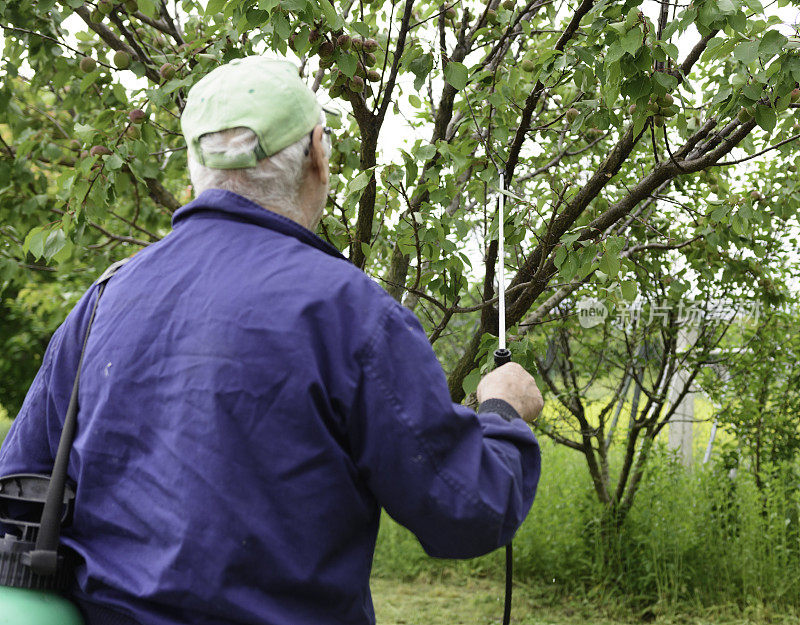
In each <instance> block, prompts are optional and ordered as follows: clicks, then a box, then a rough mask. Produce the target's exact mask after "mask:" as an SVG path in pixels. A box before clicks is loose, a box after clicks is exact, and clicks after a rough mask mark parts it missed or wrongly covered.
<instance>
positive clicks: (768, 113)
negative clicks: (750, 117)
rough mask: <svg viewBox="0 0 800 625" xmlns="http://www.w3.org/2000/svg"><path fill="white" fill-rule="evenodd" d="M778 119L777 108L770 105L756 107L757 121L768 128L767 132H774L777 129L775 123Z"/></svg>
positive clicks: (764, 127)
mask: <svg viewBox="0 0 800 625" xmlns="http://www.w3.org/2000/svg"><path fill="white" fill-rule="evenodd" d="M777 121H778V116H777V115H776V113H775V110H774V109H772V108H770V107H769V106H757V107H756V123H757V124H758V125H759V126H760V127H761V128H763V129H764V130H766V131H767V132H772V131H773V130H775V124H776V123H777Z"/></svg>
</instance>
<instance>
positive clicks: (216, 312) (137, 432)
mask: <svg viewBox="0 0 800 625" xmlns="http://www.w3.org/2000/svg"><path fill="white" fill-rule="evenodd" d="M173 226H174V231H173V232H172V233H170V234H169V235H168V236H167V237H165V238H164V239H163V240H162V241H160V242H158V243H156V244H154V245H151V246H150V247H148V248H146V249H144V250H142V251H141V252H139V253H138V254H137V255H136V256H135V257H134V258H133V259H132V260H131V261H130V262H129V263H128V264H127V265H125V266H124V267H123V268H122V269H120V271H119V272H118V273H117V274H116V275H115V276H114V277H113V278H112V279H111V281H110V282H109V283H108V287H107V289H106V291H105V294H104V295H103V297H102V299H101V300H100V305H99V308H98V311H97V317H96V319H95V322H94V325H93V327H92V331H91V335H90V338H89V343H88V346H87V351H86V357H85V363H84V367H83V374H82V377H81V386H80V395H79V401H80V412H79V414H78V432H77V436H76V440H75V444H74V447H73V450H72V455H71V459H70V471H69V475H70V478H71V479H72V480H74V481H75V483H76V484H77V495H76V501H75V512H74V519H73V522H72V524H71V526H70V527H68V528H67V529H66V530H65V532H64V534H63V540H64V542H65V543H66V544H67V545H68V546H69V547H71V548H72V549H74V550H75V551H76V552H77V553H78V554H79V555H80V556H81V558H82V564H81V565H80V566H79V567H78V571H77V578H78V579H77V585H78V587H76V589H75V598H76V599H77V600H78V601H79V603H81V604H82V605H85V606H86V605H94V604H97V605H101V606H105V607H106V608H111V609H112V610H114V611H115V612H114V613H119V614H120V615H128V616H130V617H133V619H135V620H136V621H139V622H140V623H142V624H143V625H178V624H186V623H191V624H198V625H200V624H203V625H222V624H225V625H233V624H237V625H238V624H245V623H248V624H254V625H255V624H258V625H263V624H270V625H306V624H307V625H312V624H313V625H320V624H337V625H338V624H342V625H344V624H352V625H367V624H370V623H374V621H375V617H374V613H373V608H372V601H371V598H370V591H369V574H370V566H371V563H372V554H373V550H374V546H375V537H376V533H377V530H378V520H379V516H380V509H381V508H385V509H386V511H387V512H388V513H389V514H390V515H391V516H392V517H393V518H394V519H396V520H397V521H398V522H399V523H401V524H403V525H404V526H406V527H407V528H409V529H410V530H411V531H412V532H414V534H415V535H416V536H417V537H418V538H419V541H420V543H421V544H422V546H423V547H424V548H425V550H426V551H427V552H428V553H429V554H431V555H433V556H437V557H447V558H468V557H473V556H477V555H481V554H484V553H487V552H489V551H491V550H493V549H496V548H498V547H500V546H502V545H505V544H506V543H507V542H508V541H509V540H510V539H511V537H512V536H513V535H514V532H515V531H516V530H517V528H518V527H519V525H520V524H521V523H522V521H523V519H524V518H525V516H526V514H527V513H528V510H529V509H530V507H531V504H532V502H533V498H534V494H535V491H536V485H537V482H538V479H539V469H540V456H539V447H538V444H537V442H536V439H535V438H534V436H533V434H532V433H531V430H530V428H529V427H528V426H527V425H526V424H525V423H524V422H523V421H522V420H521V419H519V418H518V417H517V416H516V413H514V412H513V409H511V408H510V406H508V405H507V404H504V403H503V402H494V403H493V404H492V405H491V406H490V407H491V411H485V409H486V407H484V410H482V411H481V414H476V413H475V412H474V411H473V410H471V409H469V408H466V407H464V406H461V405H459V404H454V403H452V402H451V400H450V397H449V395H448V390H447V384H446V381H445V377H444V374H443V372H442V369H441V366H440V365H439V363H438V361H437V360H436V357H435V355H434V353H433V350H432V349H431V347H430V344H429V342H428V339H427V337H426V336H425V333H424V331H423V329H422V327H421V325H420V323H419V321H418V320H417V319H416V317H415V316H414V315H413V314H412V313H411V312H410V311H409V310H407V309H406V308H404V307H402V306H400V305H398V304H397V302H395V301H394V300H393V299H392V298H391V297H389V296H388V295H387V294H386V293H385V292H384V291H383V290H382V289H381V288H380V287H378V286H377V285H376V284H375V283H374V282H372V281H371V280H370V279H369V278H368V277H367V276H365V275H364V274H363V273H362V272H361V271H359V270H358V269H356V268H355V267H353V266H352V265H351V264H350V263H348V262H347V261H346V260H345V259H344V258H343V257H342V256H341V255H340V254H339V253H338V252H337V251H336V250H334V249H333V248H332V247H331V246H329V245H328V244H327V243H325V242H323V241H322V240H321V239H319V238H317V237H316V236H315V235H314V234H312V233H311V232H310V231H308V230H306V229H305V228H302V227H301V226H299V225H297V224H296V223H294V222H292V221H290V220H288V219H286V218H284V217H282V216H280V215H277V214H275V213H272V212H270V211H267V210H264V209H262V208H261V207H259V206H257V205H256V204H253V203H252V202H250V201H248V200H247V199H245V198H243V197H241V196H239V195H236V194H234V193H230V192H226V191H220V190H211V191H206V192H205V193H203V194H202V195H200V197H198V198H197V199H196V200H195V201H194V202H192V203H191V204H188V205H187V206H184V207H183V208H181V209H180V210H178V211H177V212H176V213H175V216H174V219H173ZM96 293H97V289H96V287H92V288H90V289H89V291H87V293H86V294H85V295H84V297H83V298H82V299H81V301H80V302H79V304H78V305H77V306H76V307H75V308H74V309H73V311H72V312H71V313H70V315H69V316H68V317H67V319H66V321H65V322H64V324H63V325H62V326H61V327H60V328H59V329H58V330H57V331H56V333H55V334H54V336H53V338H52V340H51V342H50V345H49V347H48V349H47V353H46V355H45V357H44V360H43V363H42V367H41V369H40V371H39V373H38V375H37V376H36V379H35V380H34V382H33V384H32V386H31V388H30V391H29V392H28V396H27V398H26V400H25V404H24V406H23V408H22V411H21V412H20V414H19V416H18V417H17V419H16V420H15V422H14V425H13V427H12V429H11V431H10V433H9V435H8V437H7V439H6V441H5V443H4V444H3V447H2V451H0V475H6V474H10V473H18V472H40V473H49V471H50V467H51V464H52V462H53V457H54V454H55V451H56V448H57V445H58V439H59V434H60V429H61V424H62V422H63V419H64V415H65V412H66V409H67V403H68V399H69V394H70V390H71V386H72V380H73V377H74V374H75V369H76V365H77V360H78V356H79V353H80V343H81V339H82V336H83V333H84V332H85V328H86V323H87V322H88V314H89V312H90V311H91V305H92V303H93V302H94V298H95V297H96ZM90 620H91V619H90Z"/></svg>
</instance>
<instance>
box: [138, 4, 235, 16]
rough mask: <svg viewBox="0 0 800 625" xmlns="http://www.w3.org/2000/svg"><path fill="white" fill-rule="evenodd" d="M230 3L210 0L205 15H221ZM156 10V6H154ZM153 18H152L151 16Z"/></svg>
mask: <svg viewBox="0 0 800 625" xmlns="http://www.w3.org/2000/svg"><path fill="white" fill-rule="evenodd" d="M145 2H148V3H151V4H152V2H151V0H145ZM227 3H228V0H208V4H207V5H206V10H205V15H214V14H215V13H220V12H221V11H222V9H224V8H225V5H226V4H227ZM141 6H142V2H141V1H140V2H139V7H141ZM153 9H155V6H153ZM151 17H152V16H151Z"/></svg>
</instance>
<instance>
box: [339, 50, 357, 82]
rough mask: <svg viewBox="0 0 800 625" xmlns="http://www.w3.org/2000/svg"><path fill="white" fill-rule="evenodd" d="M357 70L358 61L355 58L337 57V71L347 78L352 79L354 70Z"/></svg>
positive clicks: (345, 55) (347, 55) (346, 55)
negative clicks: (340, 71)
mask: <svg viewBox="0 0 800 625" xmlns="http://www.w3.org/2000/svg"><path fill="white" fill-rule="evenodd" d="M357 68H358V61H357V60H356V57H354V56H350V55H349V54H342V55H341V56H340V57H339V69H340V70H342V72H344V75H345V76H347V77H348V78H352V77H353V76H355V74H356V69H357Z"/></svg>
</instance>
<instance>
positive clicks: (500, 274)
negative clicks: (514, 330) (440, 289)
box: [494, 173, 514, 625]
mask: <svg viewBox="0 0 800 625" xmlns="http://www.w3.org/2000/svg"><path fill="white" fill-rule="evenodd" d="M505 190H506V185H505V180H504V176H503V174H502V173H501V174H500V194H499V196H498V198H497V262H498V269H497V278H498V283H499V288H498V294H497V295H498V306H497V310H498V321H499V325H500V329H499V331H498V339H499V340H498V347H497V349H496V350H494V366H495V367H500V366H502V365H504V364H506V363H507V362H511V351H509V350H508V349H507V348H506V263H505V234H504V222H505V211H504V208H505V201H504V197H505V196H504V192H505ZM513 570H514V552H513V548H512V546H511V542H509V543H508V544H507V545H506V592H505V599H504V601H503V625H509V622H510V621H511V584H512V579H513Z"/></svg>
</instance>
